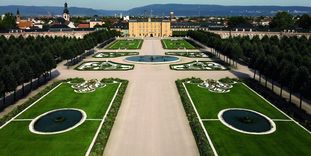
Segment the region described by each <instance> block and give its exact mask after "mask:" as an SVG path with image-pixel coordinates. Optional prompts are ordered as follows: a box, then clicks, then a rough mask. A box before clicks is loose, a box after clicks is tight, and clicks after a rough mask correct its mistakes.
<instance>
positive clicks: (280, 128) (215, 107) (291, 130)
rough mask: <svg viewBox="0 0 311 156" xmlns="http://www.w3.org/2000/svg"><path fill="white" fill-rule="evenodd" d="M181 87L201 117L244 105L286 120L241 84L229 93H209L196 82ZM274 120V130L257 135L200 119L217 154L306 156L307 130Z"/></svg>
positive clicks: (212, 116)
mask: <svg viewBox="0 0 311 156" xmlns="http://www.w3.org/2000/svg"><path fill="white" fill-rule="evenodd" d="M185 86H186V88H187V90H188V91H189V94H190V96H191V99H192V100H193V102H194V105H195V107H196V109H197V111H198V113H199V115H200V118H201V119H218V117H217V115H218V113H219V111H221V110H223V109H226V108H246V109H251V110H255V111H257V112H260V113H262V114H265V115H266V116H268V117H269V118H271V119H288V120H290V119H289V118H288V117H287V116H285V115H284V114H283V113H281V112H280V111H279V110H277V109H276V108H275V107H273V106H272V105H270V104H269V103H267V102H266V101H265V100H264V99H262V98H261V97H259V96H258V95H257V94H255V93H254V92H252V91H251V90H250V89H248V88H247V87H246V86H245V85H244V84H242V83H238V84H235V85H234V87H233V88H232V89H231V92H229V93H225V94H218V93H212V92H209V91H208V90H207V89H204V88H200V87H198V86H197V84H185ZM274 122H275V123H276V127H277V130H276V132H274V133H272V134H268V135H259V136H257V135H249V134H243V133H240V132H236V131H234V130H232V129H230V128H228V127H226V126H225V125H223V124H222V123H221V122H220V121H218V120H217V121H203V124H204V126H205V129H206V130H207V132H208V134H209V136H210V138H211V140H212V142H213V144H214V146H215V148H216V151H217V153H218V154H219V155H246V156H247V155H259V156H261V155H282V156H287V155H289V156H290V155H310V153H311V148H310V145H311V135H310V133H309V132H307V131H306V130H304V129H303V128H301V127H300V126H298V125H297V124H296V123H295V122H294V121H274ZM202 137H203V136H202ZM206 146H208V144H206Z"/></svg>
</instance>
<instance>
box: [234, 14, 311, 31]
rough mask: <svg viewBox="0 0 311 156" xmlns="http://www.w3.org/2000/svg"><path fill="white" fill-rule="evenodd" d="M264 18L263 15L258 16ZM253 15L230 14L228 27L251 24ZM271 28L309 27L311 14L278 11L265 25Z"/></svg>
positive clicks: (279, 29) (310, 26)
mask: <svg viewBox="0 0 311 156" xmlns="http://www.w3.org/2000/svg"><path fill="white" fill-rule="evenodd" d="M258 18H259V19H264V18H265V17H258ZM253 19H254V18H253V17H245V16H232V17H229V18H228V26H229V28H235V27H240V26H241V27H243V26H251V25H252V21H253ZM267 28H269V29H272V30H277V31H283V30H290V29H297V28H298V29H306V30H308V29H311V16H310V15H308V14H303V15H298V16H293V15H291V14H290V13H288V12H285V11H284V12H278V13H277V14H276V15H275V16H274V17H273V18H272V21H271V22H270V24H269V27H267Z"/></svg>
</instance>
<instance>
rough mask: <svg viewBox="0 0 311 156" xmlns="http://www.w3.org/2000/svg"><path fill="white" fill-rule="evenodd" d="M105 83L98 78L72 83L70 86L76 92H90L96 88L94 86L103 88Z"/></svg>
mask: <svg viewBox="0 0 311 156" xmlns="http://www.w3.org/2000/svg"><path fill="white" fill-rule="evenodd" d="M105 86H106V85H105V84H104V83H101V82H100V81H98V80H95V79H93V80H89V81H85V82H83V83H78V84H73V85H72V86H71V87H72V88H73V89H74V91H75V92H76V93H91V92H94V91H95V90H96V88H103V87H105Z"/></svg>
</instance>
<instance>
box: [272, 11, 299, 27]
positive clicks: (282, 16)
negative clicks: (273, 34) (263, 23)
mask: <svg viewBox="0 0 311 156" xmlns="http://www.w3.org/2000/svg"><path fill="white" fill-rule="evenodd" d="M270 27H271V28H276V29H279V30H284V29H291V28H293V27H294V19H293V16H292V15H291V14H289V13H288V12H285V11H283V12H278V13H277V14H276V15H275V16H274V17H273V19H272V22H271V23H270Z"/></svg>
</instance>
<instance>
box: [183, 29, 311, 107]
mask: <svg viewBox="0 0 311 156" xmlns="http://www.w3.org/2000/svg"><path fill="white" fill-rule="evenodd" d="M188 36H190V37H192V38H193V39H195V40H197V41H199V42H201V43H203V44H205V45H206V46H208V47H211V48H213V49H215V51H214V52H215V54H216V55H218V56H219V55H220V54H223V55H224V56H225V60H226V61H227V62H229V63H231V64H233V65H234V64H236V62H237V61H241V62H242V61H243V62H245V63H246V64H247V65H248V66H249V67H250V68H252V69H253V70H254V78H255V76H256V75H258V76H259V81H260V82H261V81H262V77H265V86H266V87H267V81H268V80H270V81H271V83H272V90H274V85H275V84H276V83H277V84H279V85H280V88H281V91H280V96H282V91H283V88H284V87H286V88H288V90H289V92H290V97H289V102H291V100H292V93H294V92H297V93H299V95H300V108H301V104H302V98H303V97H304V98H307V99H311V92H310V89H311V74H310V73H311V38H309V39H308V38H306V37H305V36H302V37H287V36H283V37H281V38H279V37H277V36H273V37H270V38H269V37H268V36H264V37H263V38H259V36H254V37H253V38H250V37H234V38H231V37H230V38H228V39H222V38H221V37H220V36H219V35H217V34H214V33H210V32H204V31H189V32H188Z"/></svg>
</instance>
